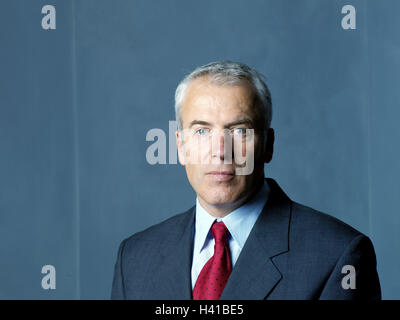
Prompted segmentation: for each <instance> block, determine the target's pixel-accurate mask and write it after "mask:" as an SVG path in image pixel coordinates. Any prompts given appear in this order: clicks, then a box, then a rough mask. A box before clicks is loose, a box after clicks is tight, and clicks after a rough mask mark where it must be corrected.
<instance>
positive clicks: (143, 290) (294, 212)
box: [111, 179, 381, 300]
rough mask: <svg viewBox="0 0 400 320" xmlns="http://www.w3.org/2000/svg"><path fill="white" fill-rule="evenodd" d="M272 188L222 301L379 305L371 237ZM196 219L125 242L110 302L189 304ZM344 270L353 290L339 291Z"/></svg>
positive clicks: (186, 216)
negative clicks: (349, 271) (350, 269)
mask: <svg viewBox="0 0 400 320" xmlns="http://www.w3.org/2000/svg"><path fill="white" fill-rule="evenodd" d="M267 182H268V184H269V186H270V188H271V193H270V196H269V199H268V201H267V203H266V205H265V207H264V209H263V211H262V213H261V214H260V216H259V218H258V220H257V221H256V223H255V225H254V227H253V229H252V231H251V233H250V235H249V237H248V239H247V241H246V243H245V245H244V247H243V249H242V251H241V253H240V256H239V258H238V260H237V262H236V264H235V266H234V268H233V270H232V273H231V275H230V277H229V279H228V282H227V284H226V287H225V289H224V291H223V293H222V296H221V299H232V300H233V299H244V300H246V299H255V300H258V299H380V298H381V291H380V285H379V279H378V274H377V271H376V258H375V252H374V248H373V245H372V243H371V241H370V239H369V238H368V237H366V236H365V235H363V234H362V233H360V232H358V231H357V230H355V229H353V228H352V227H350V226H348V225H347V224H345V223H344V222H341V221H340V220H338V219H336V218H334V217H331V216H329V215H326V214H324V213H321V212H318V211H316V210H313V209H311V208H308V207H305V206H303V205H300V204H298V203H296V202H293V201H291V200H290V199H289V198H288V197H287V196H286V194H285V193H284V192H283V191H282V190H281V188H280V187H279V186H278V184H277V183H276V182H275V181H274V180H273V179H267ZM194 220H195V207H193V208H191V209H189V210H188V211H186V212H184V213H182V214H179V215H176V216H174V217H172V218H170V219H168V220H166V221H164V222H162V223H160V224H157V225H155V226H152V227H150V228H148V229H146V230H144V231H142V232H139V233H136V234H134V235H133V236H131V237H129V238H127V239H125V240H124V241H122V243H121V245H120V247H119V250H118V257H117V262H116V264H115V270H114V280H113V285H112V293H111V298H112V299H191V263H192V250H193V235H194V225H195V223H194ZM345 265H352V266H354V268H355V271H356V273H355V275H356V279H355V280H356V281H355V284H356V288H355V289H351V288H348V289H344V288H343V287H342V279H343V278H344V277H345V276H346V273H342V268H343V266H345ZM345 282H347V281H345ZM347 283H349V282H347Z"/></svg>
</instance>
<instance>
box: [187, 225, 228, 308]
mask: <svg viewBox="0 0 400 320" xmlns="http://www.w3.org/2000/svg"><path fill="white" fill-rule="evenodd" d="M211 233H212V235H213V236H214V240H215V245H214V255H213V256H212V257H211V258H210V260H208V261H207V263H206V264H205V265H204V267H203V269H201V272H200V274H199V276H198V278H197V280H196V284H195V286H194V288H193V300H219V297H220V296H221V294H222V291H223V290H224V287H225V284H226V282H227V281H228V278H229V275H230V274H231V271H232V265H231V258H230V255H229V246H228V239H227V238H228V234H229V231H228V229H227V228H226V226H225V225H224V223H223V222H214V224H213V225H212V227H211Z"/></svg>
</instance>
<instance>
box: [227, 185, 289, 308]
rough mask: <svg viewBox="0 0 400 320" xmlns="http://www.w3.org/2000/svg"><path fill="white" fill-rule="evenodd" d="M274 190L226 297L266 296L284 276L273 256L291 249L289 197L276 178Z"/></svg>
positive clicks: (250, 298)
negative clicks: (289, 244) (289, 241)
mask: <svg viewBox="0 0 400 320" xmlns="http://www.w3.org/2000/svg"><path fill="white" fill-rule="evenodd" d="M267 182H268V184H269V186H270V188H271V193H270V195H269V199H268V201H267V203H266V205H265V206H264V208H263V211H262V213H261V214H260V216H259V217H258V219H257V221H256V223H255V225H254V227H253V229H252V231H251V232H250V234H249V237H248V239H247V241H246V243H245V245H244V247H243V249H242V251H241V253H240V255H239V258H238V260H237V262H236V264H235V267H234V268H233V270H232V273H231V275H230V277H229V280H228V282H227V284H226V287H225V289H224V291H223V293H222V295H221V299H224V300H235V299H243V300H259V299H265V298H266V297H267V296H268V295H269V294H270V293H271V292H272V290H273V289H274V287H275V286H276V285H277V284H278V282H279V281H280V279H281V278H282V273H281V271H280V270H279V269H278V268H277V267H276V266H275V265H274V263H273V257H275V256H277V255H279V254H283V253H285V252H287V251H288V250H289V247H288V232H289V221H290V200H289V198H288V197H287V196H286V195H285V193H284V192H283V191H282V190H281V189H280V188H279V186H278V184H277V183H276V182H275V181H274V180H273V179H267Z"/></svg>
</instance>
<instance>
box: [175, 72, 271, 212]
mask: <svg viewBox="0 0 400 320" xmlns="http://www.w3.org/2000/svg"><path fill="white" fill-rule="evenodd" d="M253 98H254V97H253V92H252V90H251V88H250V86H249V85H247V84H240V85H225V86H222V85H216V84H212V83H210V82H209V80H208V79H207V78H206V77H202V78H198V79H195V80H193V81H192V82H191V83H190V84H189V86H188V88H187V91H186V95H185V99H184V101H183V103H182V106H181V121H182V129H183V132H181V131H177V133H176V136H177V145H178V154H179V161H180V163H181V164H182V165H185V168H186V173H187V176H188V179H189V182H190V184H191V185H192V187H193V189H194V190H195V192H196V193H197V196H198V198H199V201H200V203H201V204H202V205H203V206H205V207H208V208H210V207H214V208H221V209H223V208H227V209H229V208H232V207H238V206H239V205H240V204H241V202H242V201H243V200H244V199H245V198H246V197H247V196H248V195H249V194H250V193H251V192H252V191H253V190H254V188H255V186H256V185H257V183H260V180H262V179H263V175H264V154H263V136H262V133H261V132H262V130H261V132H260V130H255V124H256V123H257V119H256V113H255V111H254V107H253V101H254V99H253ZM246 129H253V130H248V131H247V135H246ZM251 132H252V133H253V134H249V133H251ZM239 155H240V156H241V158H240V159H241V161H240V163H237V162H238V161H237V160H238V159H239ZM244 159H247V160H246V163H244V162H243V160H244ZM249 161H251V162H253V163H254V169H253V167H252V166H251V170H250V171H248V172H246V170H244V171H243V170H242V171H240V169H243V167H244V166H247V167H249ZM239 172H245V173H246V174H238V173H239Z"/></svg>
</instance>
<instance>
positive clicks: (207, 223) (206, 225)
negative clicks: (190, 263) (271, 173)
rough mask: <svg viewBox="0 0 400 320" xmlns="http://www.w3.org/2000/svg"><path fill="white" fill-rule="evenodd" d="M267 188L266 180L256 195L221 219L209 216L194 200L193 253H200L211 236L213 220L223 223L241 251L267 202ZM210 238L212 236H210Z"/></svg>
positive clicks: (197, 200)
mask: <svg viewBox="0 0 400 320" xmlns="http://www.w3.org/2000/svg"><path fill="white" fill-rule="evenodd" d="M269 192H270V189H269V186H268V183H267V181H266V180H264V184H263V186H262V187H261V189H260V190H259V191H258V192H257V194H256V195H255V196H254V197H253V198H252V199H251V200H250V201H248V202H246V203H245V204H244V205H242V206H241V207H239V208H237V209H235V210H233V211H232V212H231V213H229V214H228V215H226V216H225V217H223V218H216V217H214V216H212V215H211V214H209V213H208V212H207V211H206V210H205V209H204V208H203V207H202V206H201V204H200V202H199V199H198V198H196V222H195V223H196V235H195V243H194V252H196V253H200V252H201V250H202V249H203V247H204V245H205V244H206V241H207V236H208V235H209V234H211V232H210V228H211V226H212V224H213V222H214V221H215V220H217V221H222V222H224V224H225V226H226V227H227V228H228V230H229V233H230V234H231V236H232V238H233V239H234V240H235V241H236V242H237V243H238V245H239V246H240V248H241V249H242V248H243V246H244V243H245V242H246V240H247V237H248V236H249V234H250V231H251V229H252V228H253V226H254V224H255V222H256V220H257V218H258V216H259V215H260V213H261V211H262V209H263V208H264V206H265V203H266V202H267V199H268V196H269ZM211 238H212V235H211Z"/></svg>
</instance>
